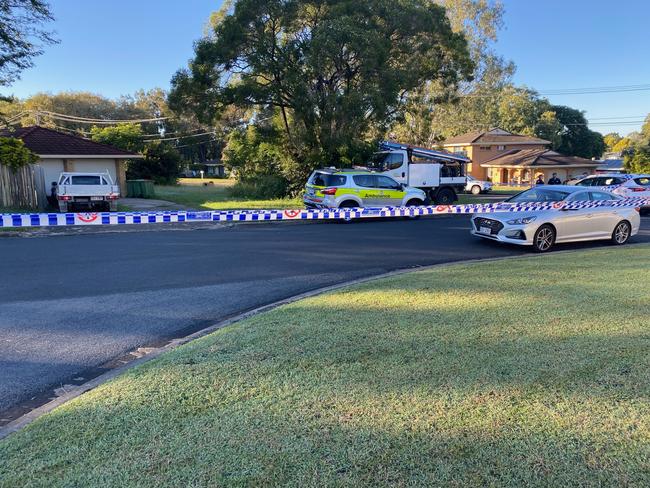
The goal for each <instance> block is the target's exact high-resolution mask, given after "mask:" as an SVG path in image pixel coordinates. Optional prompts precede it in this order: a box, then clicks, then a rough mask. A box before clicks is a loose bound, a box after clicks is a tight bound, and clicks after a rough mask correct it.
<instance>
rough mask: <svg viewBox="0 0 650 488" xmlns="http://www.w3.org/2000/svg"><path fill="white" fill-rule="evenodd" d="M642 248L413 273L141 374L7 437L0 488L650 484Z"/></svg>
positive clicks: (648, 311)
mask: <svg viewBox="0 0 650 488" xmlns="http://www.w3.org/2000/svg"><path fill="white" fill-rule="evenodd" d="M649 282H650V247H648V246H635V247H629V248H625V249H621V248H617V249H597V250H590V251H583V252H576V253H567V254H550V255H546V256H540V257H526V258H519V259H513V260H507V261H497V262H486V263H478V264H464V265H455V266H449V267H444V268H436V269H432V270H427V271H421V272H416V273H412V274H407V275H401V276H397V277H392V278H389V279H383V280H380V281H376V282H371V283H367V284H364V285H360V286H355V287H352V288H349V289H345V290H343V291H339V292H335V293H330V294H326V295H322V296H319V297H315V298H310V299H306V300H302V301H299V302H296V303H293V304H290V305H287V306H283V307H281V308H279V309H276V310H274V311H271V312H268V313H265V314H262V315H259V316H256V317H254V318H252V319H249V320H246V321H244V322H242V323H239V324H236V325H234V326H230V327H227V328H225V329H222V330H220V331H218V332H215V333H213V334H211V335H209V336H206V337H204V338H202V339H200V340H197V341H195V342H192V343H190V344H188V345H186V346H184V347H181V348H179V349H177V350H175V351H172V352H171V353H168V354H166V355H163V356H161V357H160V358H158V359H156V360H153V361H150V362H148V363H146V364H145V365H143V366H140V367H137V368H135V369H133V370H131V371H129V372H127V373H126V374H124V375H123V376H121V377H119V378H117V379H115V380H113V381H111V382H110V383H107V384H105V385H104V386H102V387H100V388H97V389H96V390H94V391H91V392H90V393H88V394H86V395H83V396H82V397H80V398H78V399H76V400H74V401H72V402H70V403H68V404H66V405H64V406H62V407H60V408H58V409H56V410H55V411H53V412H52V413H50V414H48V415H46V416H44V417H42V418H41V419H39V420H38V421H37V422H35V423H33V424H32V425H30V426H29V427H28V428H26V429H24V430H23V431H21V432H19V433H17V434H14V435H12V436H11V437H9V438H7V439H6V440H4V441H2V442H1V443H0V485H2V486H7V487H9V486H30V485H31V486H98V485H102V486H218V485H249V486H259V485H267V486H268V485H288V486H327V485H346V486H359V485H366V486H377V485H387V484H390V485H397V486H407V485H421V486H439V485H446V486H486V485H487V486H490V485H492V486H648V484H650V401H649V400H650V354H648V351H649V350H650V331H649V329H648V326H649V321H648V317H650V300H649V292H648V283H649Z"/></svg>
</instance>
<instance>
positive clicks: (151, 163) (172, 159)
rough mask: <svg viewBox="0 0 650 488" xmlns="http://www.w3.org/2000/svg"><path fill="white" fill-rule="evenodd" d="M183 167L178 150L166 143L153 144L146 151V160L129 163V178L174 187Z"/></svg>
mask: <svg viewBox="0 0 650 488" xmlns="http://www.w3.org/2000/svg"><path fill="white" fill-rule="evenodd" d="M181 166H182V160H181V156H180V154H179V153H178V151H177V150H176V149H174V148H173V147H171V146H168V145H166V144H164V143H153V144H150V145H149V146H148V147H147V148H146V149H145V150H144V159H135V160H133V161H131V162H130V163H129V169H128V172H127V178H129V179H146V180H154V181H155V182H156V183H157V184H159V185H172V184H175V183H176V182H177V180H178V175H179V174H180V172H181Z"/></svg>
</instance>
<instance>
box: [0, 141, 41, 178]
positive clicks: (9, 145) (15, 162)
mask: <svg viewBox="0 0 650 488" xmlns="http://www.w3.org/2000/svg"><path fill="white" fill-rule="evenodd" d="M36 161H38V156H37V155H36V154H34V153H33V152H32V151H30V150H29V149H28V148H26V147H25V143H24V142H23V141H21V140H20V139H17V138H15V137H0V164H3V165H4V166H7V167H9V168H11V169H13V170H17V169H19V168H22V167H23V166H27V165H28V164H32V163H35V162H36Z"/></svg>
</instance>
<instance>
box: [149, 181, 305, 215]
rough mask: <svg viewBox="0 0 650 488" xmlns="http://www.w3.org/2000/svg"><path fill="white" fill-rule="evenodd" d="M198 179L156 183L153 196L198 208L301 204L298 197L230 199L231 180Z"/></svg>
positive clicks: (300, 205) (239, 207)
mask: <svg viewBox="0 0 650 488" xmlns="http://www.w3.org/2000/svg"><path fill="white" fill-rule="evenodd" d="M200 181H201V180H200V179H199V180H197V179H191V178H185V179H181V181H180V185H175V186H156V188H155V193H156V198H159V199H161V200H168V201H170V202H174V203H178V204H180V205H185V206H187V207H190V208H194V209H197V210H268V209H285V208H302V207H303V203H302V200H301V199H299V198H294V199H289V198H283V199H273V200H244V199H238V198H233V197H231V196H230V194H229V192H228V190H229V188H230V187H231V186H233V185H234V183H235V182H234V180H229V179H222V180H220V179H212V180H204V181H203V182H204V183H207V186H203V183H199V182H200ZM209 183H212V184H209Z"/></svg>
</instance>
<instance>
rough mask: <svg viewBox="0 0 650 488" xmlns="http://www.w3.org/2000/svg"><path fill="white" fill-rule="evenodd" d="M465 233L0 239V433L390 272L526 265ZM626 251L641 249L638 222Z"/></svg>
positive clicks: (372, 226) (345, 229) (648, 224)
mask: <svg viewBox="0 0 650 488" xmlns="http://www.w3.org/2000/svg"><path fill="white" fill-rule="evenodd" d="M468 229H469V217H468V216H441V217H435V218H428V219H420V220H415V221H414V220H399V221H396V220H386V221H363V222H356V223H352V224H347V225H346V224H340V223H333V222H323V223H308V224H304V223H280V224H277V223H276V224H250V225H235V226H232V227H215V228H210V229H203V230H192V231H184V230H174V231H170V230H163V231H155V232H121V233H105V234H96V233H91V234H81V235H69V236H50V237H38V238H15V237H11V238H0V256H1V257H2V258H1V259H2V260H1V261H0V270H1V272H0V425H2V423H6V422H7V421H8V420H9V419H11V418H12V417H15V416H16V415H17V412H19V410H20V409H22V408H23V407H25V406H26V405H28V404H29V403H30V402H32V404H33V403H34V402H42V401H43V399H46V398H47V397H48V396H51V395H52V391H53V389H54V388H57V387H60V386H61V385H64V384H68V383H75V382H76V383H80V382H83V381H85V380H87V379H89V378H90V377H91V376H93V375H97V374H98V373H99V372H101V371H99V370H98V369H97V367H98V366H99V365H102V364H104V363H106V362H108V361H111V360H113V359H115V358H118V357H120V356H122V355H124V354H126V353H127V352H128V351H132V350H134V349H136V348H138V347H143V346H147V345H152V344H160V343H161V342H163V341H166V340H169V339H172V338H174V337H179V336H183V335H186V334H188V333H191V332H194V331H196V330H199V329H202V328H204V327H207V326H208V325H211V324H213V323H214V322H216V321H218V320H220V319H223V318H226V317H228V316H231V315H233V314H236V313H240V312H243V311H246V310H248V309H251V308H254V307H257V306H260V305H264V304H267V303H271V302H274V301H277V300H280V299H282V298H287V297H290V296H292V295H295V294H297V293H301V292H304V291H308V290H312V289H316V288H320V287H323V286H327V285H331V284H335V283H339V282H342V281H347V280H351V279H355V278H360V277H365V276H370V275H376V274H380V273H384V272H387V271H391V270H395V269H401V268H409V267H417V266H425V265H430V264H435V263H441V262H451V261H460V260H467V259H477V258H486V257H498V256H507V255H513V254H518V253H526V251H525V250H522V249H520V248H517V247H508V246H501V245H498V244H496V243H492V242H484V241H479V240H477V239H475V238H472V237H471V236H470V235H469V234H468ZM633 242H650V219H649V218H644V219H643V224H642V233H641V234H640V235H639V236H637V237H635V238H634V240H633ZM603 245H605V244H599V243H593V244H588V245H585V244H582V245H579V246H563V247H564V248H565V249H576V248H581V249H582V248H585V247H599V246H603ZM560 248H562V247H560ZM2 419H4V420H2Z"/></svg>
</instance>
